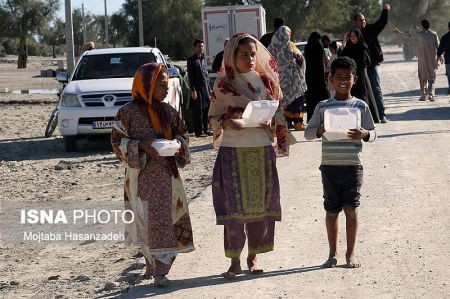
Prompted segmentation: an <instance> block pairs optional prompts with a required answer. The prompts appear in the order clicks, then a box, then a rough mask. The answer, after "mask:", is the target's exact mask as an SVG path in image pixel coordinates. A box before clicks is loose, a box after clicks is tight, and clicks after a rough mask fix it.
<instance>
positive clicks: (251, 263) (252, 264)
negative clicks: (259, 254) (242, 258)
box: [247, 254, 264, 274]
mask: <svg viewBox="0 0 450 299" xmlns="http://www.w3.org/2000/svg"><path fill="white" fill-rule="evenodd" d="M247 266H248V270H249V271H250V274H263V273H264V271H263V269H261V268H259V267H258V265H257V264H256V254H249V255H248V257H247Z"/></svg>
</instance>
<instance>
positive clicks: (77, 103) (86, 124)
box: [57, 47, 183, 151]
mask: <svg viewBox="0 0 450 299" xmlns="http://www.w3.org/2000/svg"><path fill="white" fill-rule="evenodd" d="M149 62H159V63H163V64H165V65H166V66H167V67H168V71H169V77H170V78H169V92H168V95H167V98H166V99H165V100H164V101H165V102H167V103H169V104H170V105H172V106H173V107H174V108H175V109H176V110H177V111H180V108H181V101H182V99H183V97H182V88H181V87H182V86H181V77H180V73H179V70H178V69H177V68H170V67H169V66H168V65H167V61H166V59H165V58H164V56H163V54H162V53H161V51H160V50H158V49H157V48H150V47H130V48H110V49H99V50H90V51H87V52H85V53H83V54H82V56H81V57H80V58H79V60H78V63H77V64H76V66H75V69H74V71H73V73H72V75H71V76H69V75H68V74H67V73H64V72H63V73H59V74H58V76H57V80H58V81H59V82H61V83H67V85H66V87H65V88H64V90H63V92H62V94H61V98H60V101H59V107H58V109H59V112H58V127H59V131H60V133H61V135H62V136H63V140H64V149H65V150H66V151H76V150H77V140H78V139H81V138H85V137H88V136H95V135H98V134H110V133H111V128H112V127H113V124H114V117H115V116H116V114H117V111H118V110H119V109H120V107H122V106H123V105H125V104H127V103H128V102H130V101H131V87H132V83H133V77H134V74H135V73H136V71H137V69H138V68H139V67H140V66H141V65H143V64H145V63H149Z"/></svg>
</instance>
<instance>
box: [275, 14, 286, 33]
mask: <svg viewBox="0 0 450 299" xmlns="http://www.w3.org/2000/svg"><path fill="white" fill-rule="evenodd" d="M284 23H285V21H284V19H283V18H280V17H278V18H275V19H273V29H274V30H277V29H278V28H280V27H281V26H284Z"/></svg>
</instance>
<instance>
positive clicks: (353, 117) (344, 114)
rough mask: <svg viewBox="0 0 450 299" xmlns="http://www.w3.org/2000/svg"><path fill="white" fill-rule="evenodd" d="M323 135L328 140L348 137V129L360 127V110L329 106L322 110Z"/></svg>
mask: <svg viewBox="0 0 450 299" xmlns="http://www.w3.org/2000/svg"><path fill="white" fill-rule="evenodd" d="M323 117H324V121H323V124H324V129H325V133H324V136H325V138H327V139H328V140H340V139H349V138H348V136H347V132H348V131H349V130H350V129H358V128H360V127H361V110H359V109H358V108H330V109H326V110H325V112H324V116H323Z"/></svg>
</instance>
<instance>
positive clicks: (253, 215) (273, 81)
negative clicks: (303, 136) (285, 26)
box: [209, 33, 295, 278]
mask: <svg viewBox="0 0 450 299" xmlns="http://www.w3.org/2000/svg"><path fill="white" fill-rule="evenodd" d="M223 63H224V68H223V70H221V72H220V73H219V75H218V78H217V80H216V82H215V83H214V89H213V90H214V92H213V96H212V101H211V106H210V110H209V119H210V123H211V125H212V127H213V129H214V143H215V145H216V147H217V146H220V147H219V152H218V155H217V159H216V163H215V165H214V171H213V182H212V195H213V203H214V210H215V213H216V222H217V224H218V225H223V226H224V239H225V240H224V245H225V256H226V257H228V258H230V259H231V265H230V267H229V269H228V270H227V271H226V272H224V273H223V274H222V276H223V277H225V278H234V277H235V276H236V275H238V274H240V273H241V272H242V268H241V264H240V255H241V252H242V250H243V248H244V245H245V242H246V239H247V241H248V256H247V267H248V269H249V271H250V273H251V274H261V273H262V272H263V270H262V268H260V267H259V266H258V265H257V263H256V262H257V261H256V255H257V254H260V253H265V252H269V251H272V250H273V246H274V235H275V221H280V220H281V206H280V187H279V180H278V173H277V167H276V153H275V151H274V148H273V146H272V137H273V131H275V132H276V137H277V143H278V146H277V152H278V154H283V155H287V154H288V152H289V151H288V146H289V145H290V144H292V142H294V141H295V139H294V138H293V136H292V135H290V133H289V132H288V128H287V123H286V121H285V119H284V116H283V112H282V111H281V110H280V109H281V108H279V110H278V112H277V113H276V115H275V116H274V120H273V129H274V130H273V131H272V128H271V127H270V124H260V126H259V127H256V128H247V127H244V126H243V123H242V113H243V112H244V109H245V107H246V106H247V104H248V103H250V102H251V101H259V100H280V98H281V90H280V84H279V79H278V72H277V63H276V62H275V59H274V58H273V57H272V56H271V55H270V53H269V52H268V51H267V49H266V48H265V47H264V46H263V45H262V44H261V43H260V42H259V41H258V40H257V39H255V38H254V37H253V36H251V35H250V34H247V33H236V34H235V35H233V36H232V37H231V39H230V41H229V42H228V44H227V46H226V47H225V52H224V60H223ZM279 107H281V105H279Z"/></svg>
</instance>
